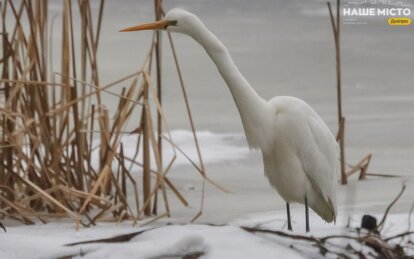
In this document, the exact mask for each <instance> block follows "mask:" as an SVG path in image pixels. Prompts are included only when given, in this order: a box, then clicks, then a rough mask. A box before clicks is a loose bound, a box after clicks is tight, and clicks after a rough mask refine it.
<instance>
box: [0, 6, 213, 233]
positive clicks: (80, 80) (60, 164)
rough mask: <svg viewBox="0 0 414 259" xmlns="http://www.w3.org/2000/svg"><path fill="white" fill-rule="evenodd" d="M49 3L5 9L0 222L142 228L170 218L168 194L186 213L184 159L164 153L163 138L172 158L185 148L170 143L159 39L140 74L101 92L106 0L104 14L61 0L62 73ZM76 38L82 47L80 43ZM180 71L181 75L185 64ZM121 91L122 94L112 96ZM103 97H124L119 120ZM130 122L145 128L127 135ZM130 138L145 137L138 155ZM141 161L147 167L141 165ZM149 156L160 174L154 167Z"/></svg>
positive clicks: (138, 145) (139, 140) (1, 66)
mask: <svg viewBox="0 0 414 259" xmlns="http://www.w3.org/2000/svg"><path fill="white" fill-rule="evenodd" d="M48 5H49V4H48V1H46V0H43V1H42V0H36V1H30V0H22V1H20V2H16V1H11V0H4V1H2V2H1V4H0V12H1V22H2V33H1V44H2V46H3V53H2V54H3V55H2V58H1V61H0V70H1V73H2V75H1V85H0V89H1V90H0V91H1V92H0V95H2V96H1V98H2V101H1V102H2V103H1V106H0V125H1V126H0V216H3V217H4V216H5V217H9V218H12V219H15V220H18V221H20V222H22V223H25V224H33V223H35V222H38V221H41V222H48V221H49V220H50V218H55V217H69V218H71V219H72V220H73V221H74V222H76V226H77V227H79V226H80V225H84V226H88V225H93V224H96V222H98V221H102V220H112V221H122V220H125V219H129V220H132V221H133V222H134V223H136V222H138V221H139V220H140V219H142V218H144V217H145V216H151V215H155V214H158V215H159V216H158V217H162V216H169V215H170V207H169V202H168V193H169V194H170V195H171V194H173V195H175V196H176V197H177V198H178V200H179V201H180V202H181V203H182V204H183V205H184V206H187V205H188V203H187V201H186V199H185V198H184V196H183V195H182V194H181V193H180V192H179V191H178V189H177V188H176V187H175V186H174V183H173V182H172V181H171V180H170V179H169V178H168V175H167V174H168V172H169V171H170V169H171V167H172V165H173V163H174V161H175V157H176V156H175V155H174V156H172V157H171V158H168V159H169V160H168V163H167V164H165V165H163V163H162V158H161V155H160V154H162V150H161V148H162V145H161V144H160V142H161V139H163V140H164V143H166V146H167V147H166V148H171V149H172V150H173V151H174V154H176V153H177V152H180V153H182V151H181V150H180V149H179V148H177V147H176V145H175V144H174V142H173V140H172V139H171V135H170V134H169V131H168V127H167V123H166V118H165V116H164V113H163V111H162V106H161V103H160V102H159V100H160V94H159V91H160V89H157V87H155V86H154V85H153V83H152V81H151V67H153V62H154V61H153V59H154V58H153V56H155V54H154V53H155V51H156V48H157V41H156V39H157V38H156V37H154V40H153V43H152V44H151V46H150V48H149V51H148V55H147V58H146V60H145V62H144V64H143V66H142V68H141V69H140V70H139V71H137V72H135V73H132V74H130V75H128V76H125V77H124V78H121V79H118V80H115V81H114V82H112V83H110V84H107V85H101V84H100V81H99V69H98V67H99V66H98V64H99V62H98V60H97V50H98V45H99V36H100V30H101V24H102V19H103V10H104V1H103V0H102V1H100V3H99V8H98V9H97V10H92V8H91V4H90V2H89V1H70V0H65V1H62V14H61V17H57V18H61V19H62V23H61V26H62V28H61V30H57V31H59V32H61V33H62V35H61V42H58V43H57V42H54V43H53V44H61V52H60V57H59V58H60V60H61V66H60V70H59V71H58V72H56V71H55V70H54V69H53V63H52V62H51V60H52V59H53V53H52V49H53V48H52V41H51V40H49V37H50V39H51V34H52V32H53V26H55V24H54V22H53V20H54V18H52V19H49V15H48ZM74 12H79V19H80V21H79V24H80V26H81V28H80V30H74V23H75V22H74V18H73V17H74V15H73V13H74ZM93 12H96V13H93ZM11 21H12V22H11ZM49 25H50V26H49ZM74 31H80V35H77V34H75V33H74ZM170 40H171V38H170ZM78 41H80V43H81V44H75V42H78ZM171 44H172V41H171ZM76 46H78V47H76ZM171 46H173V45H171ZM78 56H79V57H80V58H77V57H78ZM175 58H176V57H175ZM158 59H159V58H158V57H157V61H158ZM176 64H177V68H178V72H180V70H179V67H178V61H177V60H176ZM180 80H181V83H182V86H183V88H182V89H183V94H184V97H186V94H185V87H184V84H183V81H182V78H181V77H180ZM121 86H122V91H121V93H120V94H116V93H115V92H116V91H112V88H117V89H120V88H121ZM104 94H111V95H115V96H117V97H118V100H119V101H118V105H117V109H116V112H115V115H114V116H113V117H111V116H110V115H109V114H110V113H109V111H108V109H107V108H106V107H105V105H104V103H103V102H102V95H104ZM185 101H186V103H187V104H188V100H186V99H185ZM151 107H156V108H155V109H154V108H153V110H151ZM187 108H188V110H187V113H188V115H189V118H190V121H192V119H191V112H190V110H189V106H188V105H187ZM154 110H155V111H154ZM137 113H138V114H140V116H139V117H138V118H137V117H136V114H137ZM154 117H157V118H158V121H157V122H155V121H153V118H154ZM131 120H132V121H135V123H136V126H137V128H136V130H134V131H132V132H127V131H126V125H127V123H128V122H129V121H131ZM191 125H192V130H193V133H194V139H195V143H196V145H197V148H198V143H197V138H196V134H195V128H194V125H193V124H191ZM162 132H164V133H162ZM125 134H128V135H131V134H135V135H136V136H137V138H136V139H137V143H136V151H135V155H134V156H133V157H127V156H126V155H125V153H124V148H123V143H122V136H123V135H125ZM94 152H95V154H96V153H99V158H96V156H93V154H94ZM198 152H199V149H198ZM198 155H199V161H196V162H195V161H191V163H193V165H194V166H195V168H196V169H197V171H198V172H200V175H201V176H202V178H203V179H207V180H208V178H207V176H206V174H205V170H204V167H203V164H202V159H201V153H200V152H199V153H198ZM139 156H143V160H142V161H143V163H140V162H137V161H138V160H137V158H138V157H139ZM151 157H152V158H153V159H154V160H155V165H156V166H155V168H151V165H150V159H151ZM185 157H187V158H188V156H185ZM164 161H165V159H164ZM198 164H200V165H201V166H198ZM138 175H139V176H140V177H142V176H143V178H144V179H143V181H141V179H140V180H138ZM151 179H152V181H151ZM208 181H210V180H208ZM142 182H143V183H142ZM210 182H211V181H210ZM140 184H142V185H140ZM203 186H204V181H203ZM203 189H204V188H203ZM203 196H204V193H203ZM202 203H203V197H202ZM159 207H161V208H162V210H161V212H159V211H158V208H159ZM201 211H202V208H201V209H200V212H199V213H198V214H197V216H199V215H200V214H201Z"/></svg>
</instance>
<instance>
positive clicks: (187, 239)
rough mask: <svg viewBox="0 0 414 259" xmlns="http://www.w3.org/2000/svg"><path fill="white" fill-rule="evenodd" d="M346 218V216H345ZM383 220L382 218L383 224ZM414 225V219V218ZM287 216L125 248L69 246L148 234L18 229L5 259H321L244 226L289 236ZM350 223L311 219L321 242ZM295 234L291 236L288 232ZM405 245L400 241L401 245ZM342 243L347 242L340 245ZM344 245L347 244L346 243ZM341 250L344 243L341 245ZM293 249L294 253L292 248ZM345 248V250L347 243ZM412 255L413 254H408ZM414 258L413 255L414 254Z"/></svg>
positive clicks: (403, 218)
mask: <svg viewBox="0 0 414 259" xmlns="http://www.w3.org/2000/svg"><path fill="white" fill-rule="evenodd" d="M342 214H344V213H342ZM381 216H382V215H377V218H378V219H380V217H381ZM297 219H298V220H296V221H294V222H293V228H294V232H293V234H304V231H303V230H304V222H302V221H304V219H303V220H302V217H298V218H297ZM360 219H361V215H354V216H353V218H352V220H351V226H352V227H357V226H359V224H360ZM411 219H412V220H413V219H414V217H412V218H411ZM284 221H285V213H283V212H282V211H279V212H277V213H275V212H267V213H262V214H252V215H249V216H246V217H244V218H242V219H238V220H235V221H233V222H232V223H230V224H229V225H225V226H212V225H197V224H187V225H166V226H159V225H158V226H152V227H148V228H153V229H151V230H149V231H147V232H144V233H142V234H140V235H137V236H135V237H133V238H132V239H131V240H129V241H128V242H122V243H92V244H81V245H76V246H65V244H68V243H72V242H79V241H85V240H94V239H101V238H108V237H112V236H116V235H119V234H127V233H132V232H137V231H140V230H143V229H145V228H132V227H131V226H130V224H129V223H123V224H99V225H98V226H96V227H92V228H85V229H81V230H79V231H75V230H74V228H73V225H71V224H67V223H51V224H48V225H36V226H17V227H10V228H8V232H7V233H0V258H2V259H26V258H34V259H41V258H42V259H43V258H45V259H46V258H59V257H64V256H73V258H79V259H80V258H82V259H94V258H107V259H111V258H114V259H129V258H131V259H132V258H134V259H137V258H138V259H140V258H142V259H143V258H182V256H183V255H188V254H202V257H201V258H214V259H220V258H240V259H243V258H264V259H266V258H280V256H282V255H283V258H284V259H288V258H309V257H313V258H315V257H318V253H319V250H318V248H315V247H312V246H310V245H309V244H307V243H304V242H303V241H295V240H292V239H286V238H282V237H275V236H272V235H267V234H254V233H250V232H247V231H244V230H243V229H241V228H239V226H249V227H252V226H253V227H260V228H265V229H273V230H283V229H284ZM341 222H345V220H344V219H341V218H340V219H339V220H338V223H337V225H336V226H334V225H332V224H326V223H323V222H322V221H320V220H319V219H318V218H317V216H316V215H314V214H312V215H311V233H310V234H309V235H313V236H316V237H320V236H325V235H328V234H354V235H355V232H352V230H350V229H348V228H345V227H344V224H342V223H341ZM407 227H408V221H407V214H391V215H389V216H388V218H387V222H386V226H385V228H384V232H383V234H384V235H386V236H391V235H394V234H397V233H401V232H403V231H407V230H408V229H407ZM413 229H414V228H413V227H411V230H413ZM287 233H291V232H287ZM398 241H399V240H396V242H398ZM338 242H341V241H338ZM342 242H345V241H343V240H342ZM337 244H339V245H341V244H340V243H337ZM292 245H293V247H294V249H293V248H292ZM342 245H344V244H343V243H342ZM408 252H410V251H408ZM411 252H413V251H411Z"/></svg>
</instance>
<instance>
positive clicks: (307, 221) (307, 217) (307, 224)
mask: <svg viewBox="0 0 414 259" xmlns="http://www.w3.org/2000/svg"><path fill="white" fill-rule="evenodd" d="M305 214H306V232H309V208H308V198H307V197H306V196H305Z"/></svg>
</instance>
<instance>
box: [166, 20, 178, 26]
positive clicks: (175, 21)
mask: <svg viewBox="0 0 414 259" xmlns="http://www.w3.org/2000/svg"><path fill="white" fill-rule="evenodd" d="M170 25H171V26H176V25H177V20H172V21H168V26H170Z"/></svg>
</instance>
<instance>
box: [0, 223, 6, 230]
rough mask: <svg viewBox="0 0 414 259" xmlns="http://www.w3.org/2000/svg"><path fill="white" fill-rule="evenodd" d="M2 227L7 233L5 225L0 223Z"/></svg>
mask: <svg viewBox="0 0 414 259" xmlns="http://www.w3.org/2000/svg"><path fill="white" fill-rule="evenodd" d="M0 227H1V228H2V229H3V230H4V232H7V231H6V228H5V227H4V226H3V224H1V222H0Z"/></svg>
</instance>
